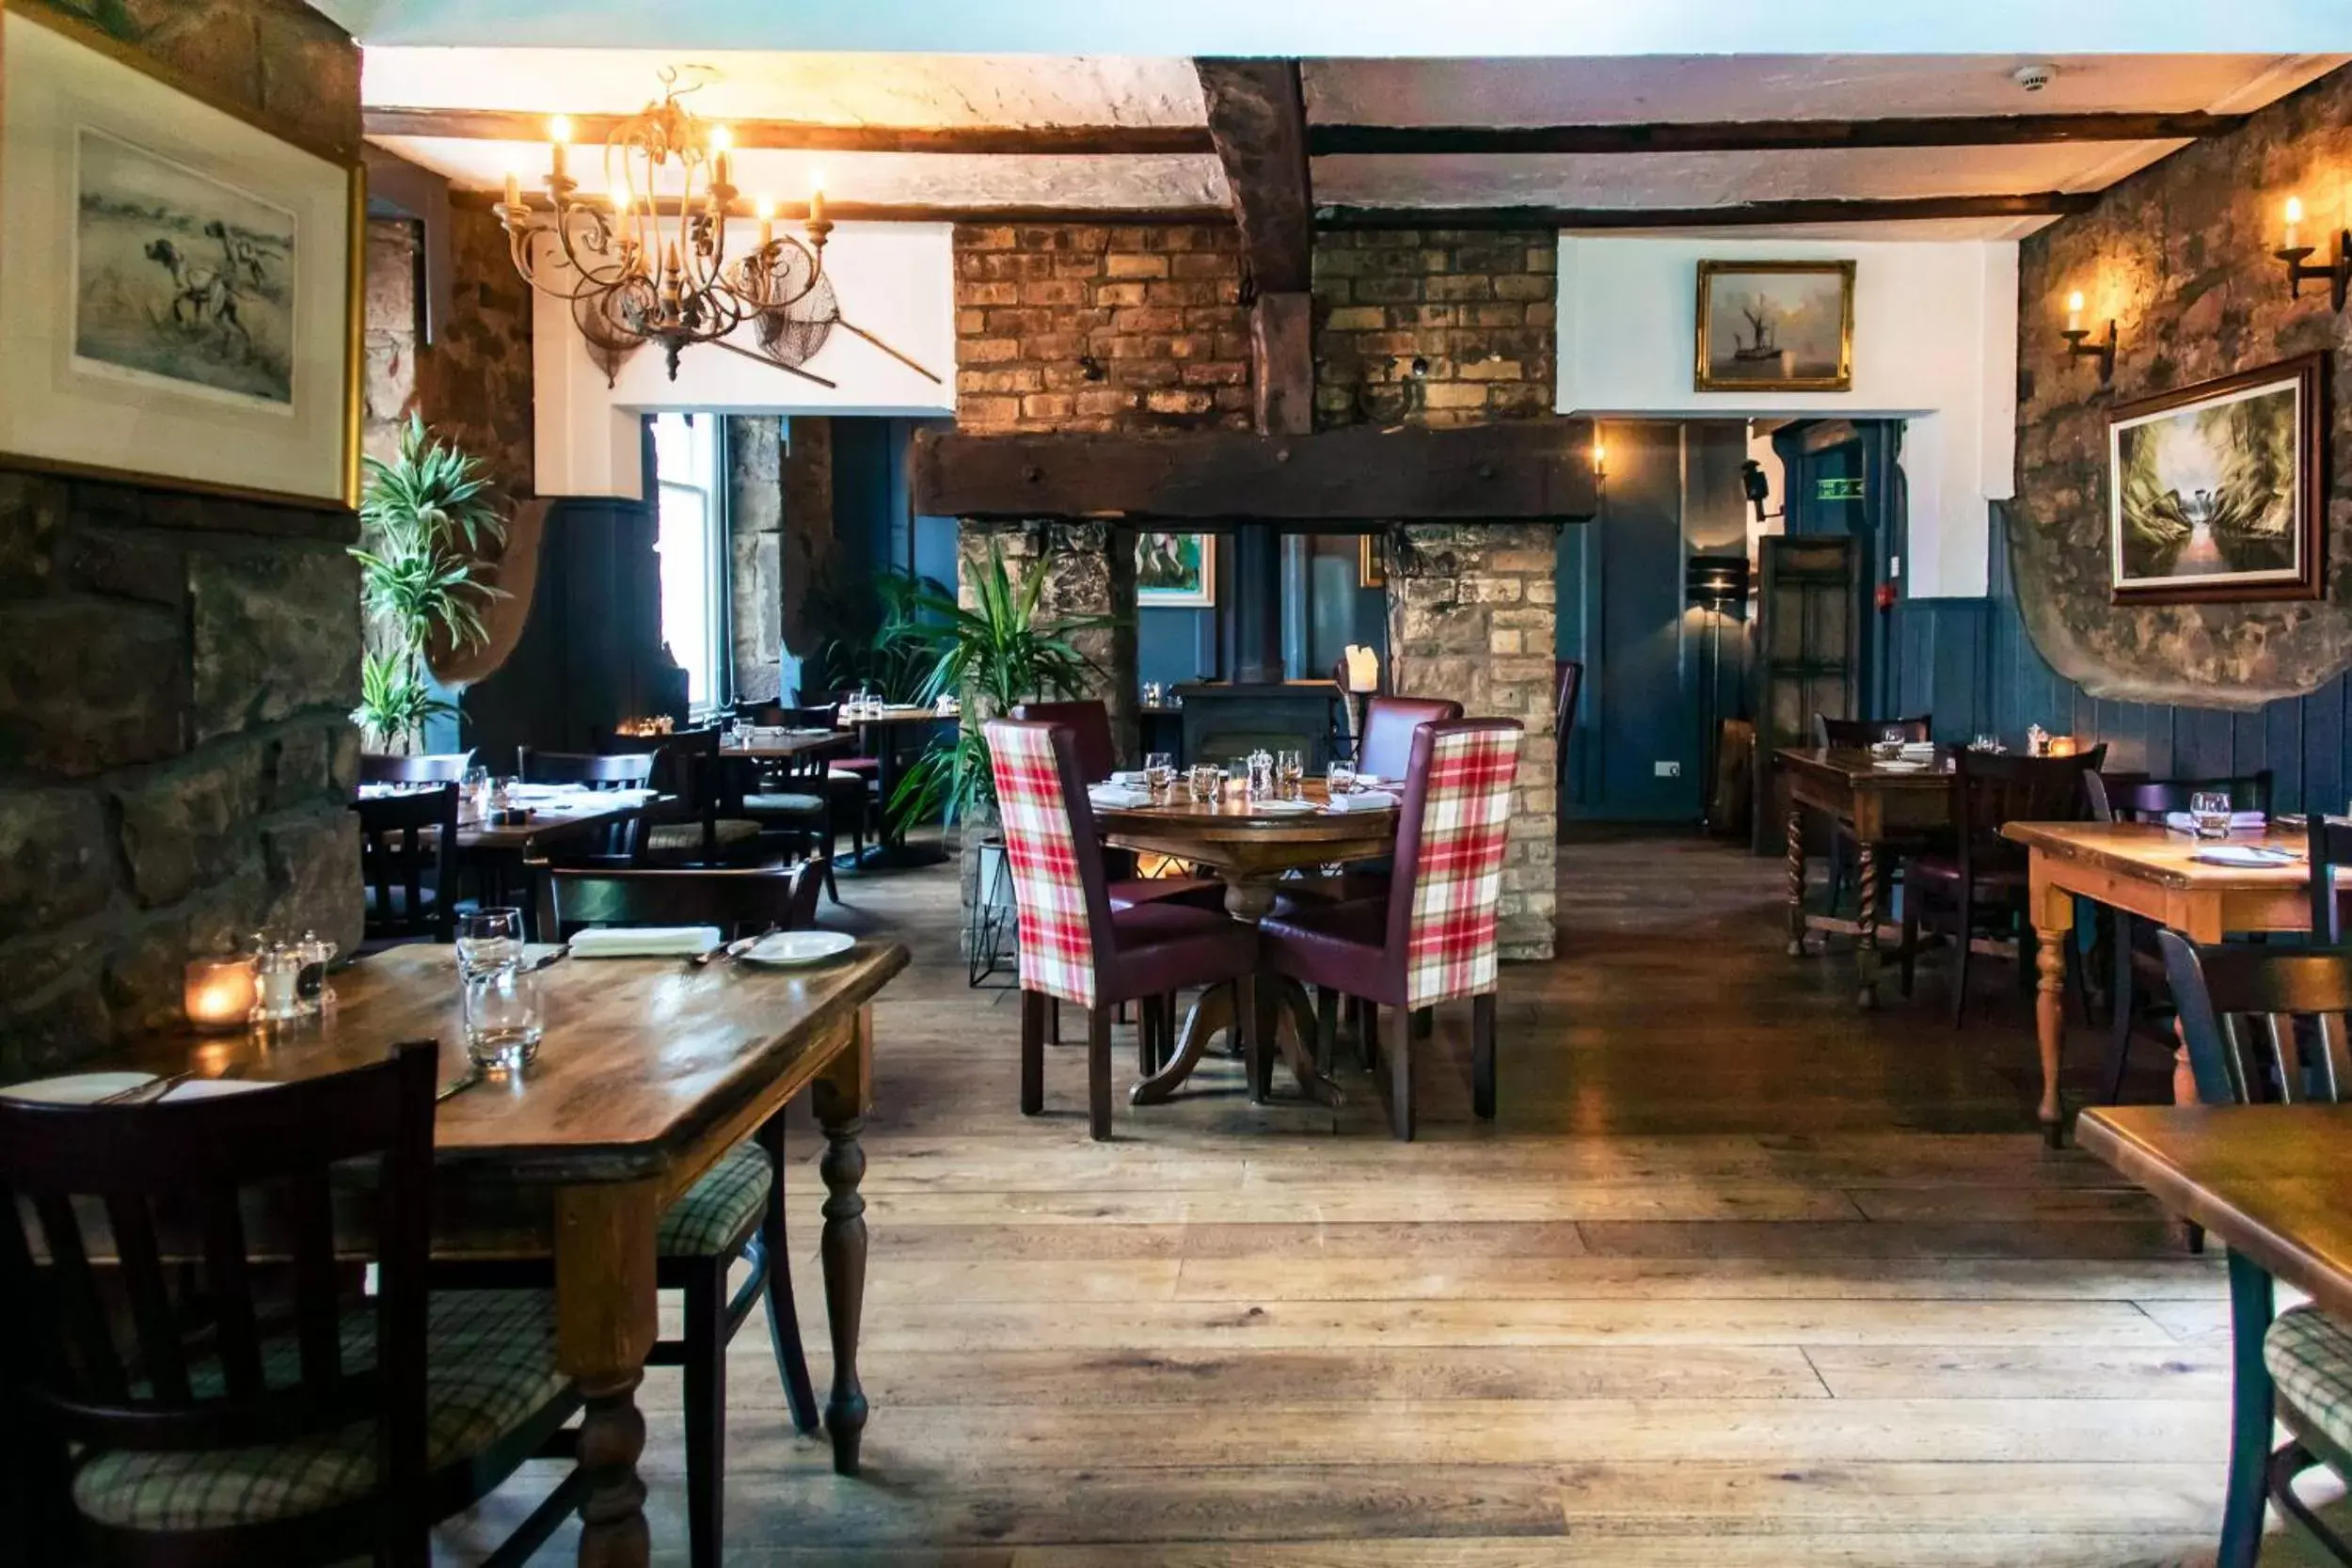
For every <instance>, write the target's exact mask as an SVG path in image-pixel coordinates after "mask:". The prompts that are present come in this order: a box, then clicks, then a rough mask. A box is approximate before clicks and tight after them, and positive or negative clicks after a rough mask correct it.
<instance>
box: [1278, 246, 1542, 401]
mask: <svg viewBox="0 0 2352 1568" xmlns="http://www.w3.org/2000/svg"><path fill="white" fill-rule="evenodd" d="M1556 245H1557V237H1556V236H1555V235H1554V234H1553V233H1552V232H1551V231H1550V230H1524V231H1518V230H1514V231H1511V232H1505V233H1487V232H1483V231H1479V230H1461V229H1431V230H1334V231H1329V232H1326V233H1322V234H1318V235H1316V236H1315V251H1314V291H1315V318H1316V320H1315V419H1316V423H1317V424H1319V425H1336V424H1354V423H1357V422H1359V421H1362V420H1370V421H1372V422H1374V423H1376V424H1398V423H1415V424H1433V425H1454V424H1476V423H1478V422H1480V421H1481V420H1519V419H1530V418H1534V417H1535V416H1538V415H1542V414H1547V413H1549V412H1550V411H1551V402H1552V388H1553V375H1552V355H1553V346H1552V345H1553V338H1554V333H1553V322H1554V319H1555V318H1554V312H1555V309H1556V308H1557V299H1558V292H1559V291H1558V278H1559V274H1558V269H1557V268H1556V266H1555V265H1554V261H1555V251H1556ZM1416 357H1418V358H1420V359H1421V360H1422V362H1423V369H1422V373H1421V374H1419V375H1416V374H1415V373H1414V372H1413V361H1414V359H1415V358H1416Z"/></svg>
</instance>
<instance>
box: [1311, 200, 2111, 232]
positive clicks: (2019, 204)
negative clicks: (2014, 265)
mask: <svg viewBox="0 0 2352 1568" xmlns="http://www.w3.org/2000/svg"><path fill="white" fill-rule="evenodd" d="M2098 199H2099V198H2098V195H2097V193H2095V192H2090V191H2036V192H2032V193H2029V194H2027V195H2023V196H1917V197H1899V198H1888V199H1883V200H1881V199H1867V198H1847V197H1809V198H1799V199H1795V200H1788V201H1746V202H1739V203H1735V204H1731V205H1726V206H1720V207H1338V206H1335V207H1321V208H1318V209H1316V212H1315V222H1316V225H1317V226H1318V227H1320V228H1324V229H1748V228H1756V227H1757V226H1760V225H1766V224H1791V223H1904V222H1917V221H1919V220H1922V219H1931V218H2032V217H2058V216H2061V215H2063V214H2068V213H2079V212H2083V211H2085V210H2087V209H2088V208H2090V206H2092V205H2093V204H2094V203H2096V202H2097V200H2098Z"/></svg>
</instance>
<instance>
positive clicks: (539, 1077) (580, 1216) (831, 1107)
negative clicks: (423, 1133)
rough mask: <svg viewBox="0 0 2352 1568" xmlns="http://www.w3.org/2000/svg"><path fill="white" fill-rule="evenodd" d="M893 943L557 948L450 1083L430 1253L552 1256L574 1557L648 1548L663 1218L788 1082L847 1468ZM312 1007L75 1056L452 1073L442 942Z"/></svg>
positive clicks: (383, 964) (265, 1076)
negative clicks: (476, 1059)
mask: <svg viewBox="0 0 2352 1568" xmlns="http://www.w3.org/2000/svg"><path fill="white" fill-rule="evenodd" d="M906 963H907V950H906V949H905V948H904V947H903V946H900V945H898V944H897V943H895V942H875V941H866V942H859V943H858V944H857V946H856V947H855V948H853V949H851V950H850V952H848V953H846V954H844V955H842V956H841V957H840V958H835V959H833V960H831V961H828V962H825V963H822V964H819V965H816V966H812V967H805V968H795V969H762V968H754V967H751V966H749V965H746V964H743V963H740V962H728V963H714V964H710V965H707V966H703V967H700V968H697V967H693V966H691V965H690V964H688V963H686V962H685V961H683V960H681V959H678V958H607V959H595V958H563V959H560V960H558V961H556V962H555V963H553V964H552V965H551V966H550V967H548V968H547V969H545V970H543V971H541V972H540V974H539V976H538V977H539V982H540V987H541V992H542V995H543V998H544V1003H545V1011H546V1036H545V1038H544V1040H543V1042H542V1044H541V1046H540V1048H539V1053H538V1056H537V1059H536V1060H535V1061H534V1062H533V1063H532V1065H531V1067H530V1068H528V1069H525V1070H524V1071H522V1072H521V1073H519V1074H497V1075H493V1076H491V1077H489V1078H488V1079H486V1080H485V1081H482V1082H480V1083H479V1084H478V1085H475V1086H471V1087H468V1088H465V1089H463V1090H462V1091H461V1092H457V1093H455V1094H453V1095H451V1096H450V1097H449V1098H448V1099H446V1100H445V1101H443V1102H442V1103H441V1104H440V1105H439V1107H438V1109H437V1114H436V1117H435V1122H434V1147H435V1154H436V1160H435V1168H434V1251H435V1254H436V1256H437V1257H441V1258H450V1259H515V1258H552V1259H553V1260H554V1275H555V1314H556V1358H557V1364H558V1366H559V1367H560V1369H561V1370H563V1371H564V1372H565V1373H567V1374H569V1375H570V1376H571V1377H573V1378H574V1379H575V1380H577V1382H578V1384H579V1386H580V1393H581V1396H582V1398H583V1400H584V1402H585V1412H584V1415H583V1418H582V1424H581V1428H580V1441H579V1455H580V1465H581V1467H582V1469H583V1471H584V1472H585V1473H586V1492H585V1496H584V1497H583V1499H582V1501H581V1504H580V1520H581V1526H582V1528H581V1531H580V1562H581V1563H582V1564H595V1565H596V1568H643V1565H644V1564H645V1563H646V1561H647V1560H648V1557H649V1555H650V1552H651V1542H650V1535H649V1531H648V1528H647V1526H646V1522H645V1518H644V1497H645V1486H644V1481H643V1480H642V1479H641V1478H640V1476H639V1474H638V1469H637V1464H638V1460H639V1457H640V1456H641V1454H642V1453H643V1451H644V1442H645V1425H644V1417H643V1416H642V1415H641V1414H640V1413H639V1411H638V1409H637V1405H636V1390H637V1387H638V1385H639V1384H640V1383H641V1382H642V1381H643V1380H644V1369H645V1361H646V1357H647V1354H648V1353H649V1352H650V1351H651V1350H652V1348H653V1344H654V1341H655V1339H656V1338H657V1331H656V1311H657V1301H656V1292H655V1284H654V1280H655V1263H656V1256H655V1240H654V1238H655V1232H656V1228H657V1227H658V1225H659V1223H660V1216H661V1213H662V1212H663V1211H664V1210H665V1209H667V1208H668V1207H669V1206H670V1204H671V1203H673V1202H674V1201H675V1200H676V1198H677V1197H678V1196H680V1195H681V1194H683V1193H684V1192H685V1191H686V1190H687V1189H688V1188H690V1187H691V1186H692V1185H693V1184H694V1182H695V1181H696V1180H700V1179H701V1177H702V1176H703V1174H704V1173H705V1172H706V1171H707V1170H709V1169H710V1167H711V1166H712V1165H713V1164H715V1163H716V1162H717V1161H718V1160H719V1159H720V1157H721V1156H723V1154H725V1153H726V1152H727V1150H729V1149H731V1148H734V1147H735V1146H736V1145H737V1144H739V1143H740V1142H742V1141H743V1140H744V1139H745V1138H748V1137H750V1136H751V1135H752V1134H753V1132H755V1131H756V1130H757V1129H758V1128H759V1127H760V1126H762V1125H763V1124H764V1123H766V1122H767V1121H768V1119H769V1118H770V1117H772V1116H774V1115H775V1114H776V1113H777V1112H778V1111H779V1110H781V1109H782V1108H783V1107H784V1106H785V1105H786V1104H787V1103H788V1102H789V1101H792V1100H793V1099H794V1098H795V1097H797V1096H799V1095H800V1094H802V1093H803V1091H806V1092H807V1093H808V1095H809V1098H810V1100H811V1101H812V1102H813V1104H814V1106H815V1110H816V1117H817V1120H818V1125H819V1126H820V1127H821V1129H822V1130H823V1135H824V1139H825V1150H824V1154H823V1156H822V1158H821V1160H820V1161H819V1163H818V1176H819V1179H820V1180H822V1181H823V1182H824V1186H825V1200H824V1206H823V1214H824V1227H823V1232H822V1235H821V1237H820V1239H819V1244H818V1251H819V1255H820V1259H821V1261H822V1265H823V1274H824V1280H825V1307H826V1314H827V1319H828V1323H829V1326H830V1338H831V1342H832V1349H833V1386H832V1389H831V1395H830V1399H829V1401H828V1402H827V1405H826V1410H825V1424H826V1428H827V1431H828V1432H829V1433H830V1434H831V1436H832V1440H833V1450H834V1468H835V1469H836V1470H839V1471H841V1472H842V1473H844V1474H848V1473H851V1472H853V1471H854V1470H855V1468H856V1466H857V1458H858V1444H859V1436H860V1433H862V1432H863V1431H864V1429H865V1426H866V1396H865V1392H864V1390H863V1388H862V1387H861V1386H860V1384H859V1381H858V1372H857V1338H858V1324H859V1316H860V1313H861V1310H862V1306H863V1301H864V1295H865V1288H866V1222H865V1219H864V1214H865V1211H866V1203H865V1199H864V1198H863V1197H861V1196H859V1192H858V1184H859V1181H860V1180H861V1179H862V1178H863V1176H864V1174H865V1169H866V1155H865V1152H864V1150H863V1149H862V1148H860V1147H859V1136H860V1133H861V1132H862V1130H863V1126H864V1117H865V1115H866V1109H867V1107H868V1104H869V1101H870V1100H871V1097H872V1084H873V1077H872V1072H873V1048H874V1031H873V1012H872V1007H871V1003H872V1000H873V998H874V995H875V993H876V992H878V991H880V990H882V987H883V986H884V985H885V984H886V983H888V981H889V980H890V978H891V977H892V976H893V975H895V974H898V971H900V970H901V969H903V968H905V967H906ZM332 984H333V989H334V991H335V997H334V1001H333V1003H332V1004H331V1006H329V1007H328V1008H327V1009H326V1012H325V1013H324V1015H323V1016H322V1017H321V1018H319V1019H318V1020H315V1021H310V1022H301V1023H296V1024H292V1025H287V1026H284V1027H281V1028H278V1029H273V1030H271V1031H268V1032H266V1033H263V1032H253V1033H241V1034H237V1035H233V1036H227V1037H203V1036H199V1035H194V1034H183V1035H167V1036H161V1037H154V1038H151V1039H149V1040H147V1041H145V1042H142V1043H140V1044H138V1045H135V1046H133V1047H130V1048H128V1049H126V1050H125V1051H124V1052H122V1053H119V1054H118V1055H116V1056H115V1057H113V1058H112V1059H110V1060H106V1061H103V1062H98V1063H93V1064H92V1066H94V1067H122V1068H131V1069H143V1070H147V1071H151V1072H156V1073H160V1074H171V1073H181V1072H185V1073H190V1074H192V1075H194V1076H197V1077H202V1078H241V1079H248V1080H258V1081H264V1082H269V1081H286V1080H291V1079H295V1078H301V1077H307V1076H310V1075H313V1074H317V1073H323V1072H329V1071H334V1070H337V1069H342V1068H347V1067H353V1066H358V1065H360V1064H363V1063H367V1062H373V1061H376V1060H379V1059H381V1058H382V1057H383V1055H384V1054H385V1053H386V1051H387V1050H388V1049H389V1047H391V1046H392V1045H394V1044H395V1043H397V1042H400V1041H404V1040H412V1039H428V1038H429V1039H434V1040H437V1042H438V1043H439V1046H440V1054H441V1075H442V1077H443V1079H444V1081H445V1084H454V1083H457V1082H459V1081H461V1080H462V1079H463V1078H464V1076H465V1074H466V1069H467V1060H466V1053H465V1047H464V1043H463V1034H462V1031H461V1028H460V1025H459V1018H458V985H457V971H456V960H455V956H454V953H453V949H451V948H449V947H444V946H437V945H430V944H418V945H414V946H407V947H397V948H393V949H390V950H389V951H387V952H384V953H379V954H377V955H375V956H374V957H373V958H368V959H366V960H364V961H363V962H360V963H358V964H355V965H353V966H351V967H350V968H349V969H346V970H343V971H342V972H340V973H338V974H335V975H334V976H333V977H332Z"/></svg>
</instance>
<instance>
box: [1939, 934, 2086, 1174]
mask: <svg viewBox="0 0 2352 1568" xmlns="http://www.w3.org/2000/svg"><path fill="white" fill-rule="evenodd" d="M1963 935H1964V933H1963ZM2066 937H2067V931H2066V928H2065V927H2054V926H2036V927H2034V942H2035V951H2034V958H2035V961H2036V962H2037V963H2038V964H2039V966H2040V970H2041V988H2040V990H2039V991H2038V992H2037V994H2036V995H2035V997H2034V1010H2033V1012H2034V1043H2035V1044H2036V1045H2037V1046H2039V1047H2040V1048H2041V1052H2042V1105H2041V1109H2040V1113H2039V1114H2040V1116H2041V1117H2042V1142H2044V1143H2046V1144H2048V1145H2049V1146H2050V1147H2051V1148H2058V1146H2060V1145H2061V1144H2063V1143H2064V1142H2065V1141H2066V1118H2065V1113H2064V1111H2062V1110H2061V1109H2060V1108H2059V1105H2058V1053H2059V1048H2060V1047H2061V1046H2062V1045H2063V1044H2064V1043H2065V1040H2066Z"/></svg>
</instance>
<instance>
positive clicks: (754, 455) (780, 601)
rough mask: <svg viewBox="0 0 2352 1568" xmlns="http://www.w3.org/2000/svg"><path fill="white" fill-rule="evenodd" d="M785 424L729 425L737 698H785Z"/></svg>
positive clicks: (757, 419) (768, 418) (753, 420)
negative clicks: (781, 564) (782, 567)
mask: <svg viewBox="0 0 2352 1568" xmlns="http://www.w3.org/2000/svg"><path fill="white" fill-rule="evenodd" d="M783 423H784V421H783V420H779V419H777V418H776V417H775V416H774V415H772V414H771V415H753V416H746V417H740V418H736V419H730V420H727V443H726V451H727V539H728V544H729V546H730V549H731V552H732V554H731V557H730V559H729V562H728V568H727V588H728V595H729V598H730V600H731V601H732V606H733V613H732V614H731V615H730V616H729V626H730V629H731V631H732V633H733V636H734V640H735V641H734V650H733V657H734V662H735V695H736V696H737V697H738V698H739V699H740V700H742V701H745V702H755V703H767V702H780V701H782V700H783V695H784V690H785V686H786V682H785V679H784V663H785V657H786V656H785V652H784V588H783V578H782V577H781V575H780V567H779V564H778V562H779V561H780V560H781V556H780V554H779V551H780V549H781V547H782V532H783V528H784V467H783V465H784V431H783Z"/></svg>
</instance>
